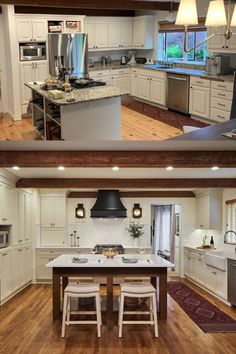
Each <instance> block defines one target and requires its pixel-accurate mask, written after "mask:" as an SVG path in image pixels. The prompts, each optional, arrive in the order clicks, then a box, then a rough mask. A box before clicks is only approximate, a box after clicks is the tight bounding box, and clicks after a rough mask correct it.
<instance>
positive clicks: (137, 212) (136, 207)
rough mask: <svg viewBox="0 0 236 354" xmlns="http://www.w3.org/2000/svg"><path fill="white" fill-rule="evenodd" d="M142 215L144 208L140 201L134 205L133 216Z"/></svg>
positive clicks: (137, 217)
mask: <svg viewBox="0 0 236 354" xmlns="http://www.w3.org/2000/svg"><path fill="white" fill-rule="evenodd" d="M141 217H142V208H141V206H140V204H139V203H137V204H134V207H133V218H135V219H139V218H141Z"/></svg>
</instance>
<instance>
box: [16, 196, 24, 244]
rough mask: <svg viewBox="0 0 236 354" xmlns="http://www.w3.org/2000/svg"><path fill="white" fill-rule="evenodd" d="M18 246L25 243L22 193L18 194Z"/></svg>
mask: <svg viewBox="0 0 236 354" xmlns="http://www.w3.org/2000/svg"><path fill="white" fill-rule="evenodd" d="M17 238H18V244H22V243H24V242H25V194H24V192H22V191H19V193H18V232H17Z"/></svg>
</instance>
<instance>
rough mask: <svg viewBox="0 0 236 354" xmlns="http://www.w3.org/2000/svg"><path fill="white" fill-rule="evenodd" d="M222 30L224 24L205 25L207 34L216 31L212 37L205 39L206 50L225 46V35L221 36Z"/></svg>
mask: <svg viewBox="0 0 236 354" xmlns="http://www.w3.org/2000/svg"><path fill="white" fill-rule="evenodd" d="M224 32H225V26H218V27H207V35H208V36H211V35H213V34H214V33H216V35H215V36H214V37H212V38H211V39H209V40H208V41H207V50H209V51H211V50H215V49H224V48H225V47H226V41H225V37H224V36H223V34H224Z"/></svg>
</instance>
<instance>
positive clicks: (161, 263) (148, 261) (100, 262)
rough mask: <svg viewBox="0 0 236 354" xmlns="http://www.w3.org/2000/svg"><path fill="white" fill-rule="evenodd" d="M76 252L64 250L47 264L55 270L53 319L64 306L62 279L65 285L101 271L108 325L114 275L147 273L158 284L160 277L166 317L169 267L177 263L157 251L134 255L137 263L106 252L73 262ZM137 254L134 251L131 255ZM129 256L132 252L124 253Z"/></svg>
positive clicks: (162, 310)
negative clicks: (158, 254) (107, 255)
mask: <svg viewBox="0 0 236 354" xmlns="http://www.w3.org/2000/svg"><path fill="white" fill-rule="evenodd" d="M73 256H76V257H78V255H68V254H63V255H61V256H59V257H57V258H55V259H54V260H53V261H51V262H49V263H48V264H47V265H46V266H47V267H50V268H52V270H53V319H54V320H58V319H59V318H60V309H61V279H62V284H63V288H65V287H66V286H67V284H68V278H69V277H83V276H84V277H88V276H92V277H93V276H97V275H102V276H106V277H107V325H108V327H110V328H111V327H112V325H113V276H137V277H138V276H145V277H150V278H151V283H152V284H153V286H154V287H155V288H156V287H157V278H159V286H158V287H159V291H158V294H159V296H158V305H159V312H160V318H161V319H166V318H167V268H169V267H173V266H174V265H173V264H172V263H170V262H168V261H166V260H165V259H163V258H161V257H159V256H156V255H154V254H143V255H135V258H137V259H138V262H137V263H129V264H127V263H123V261H122V255H117V256H115V257H114V258H113V259H107V258H106V257H105V256H103V255H90V254H89V255H88V254H84V255H82V254H80V255H79V257H81V258H87V259H88V262H87V263H73V262H72V258H73ZM131 257H132V258H134V255H133V254H132V255H131ZM125 258H129V255H125Z"/></svg>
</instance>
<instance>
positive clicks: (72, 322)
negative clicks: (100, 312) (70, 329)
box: [65, 321, 97, 326]
mask: <svg viewBox="0 0 236 354" xmlns="http://www.w3.org/2000/svg"><path fill="white" fill-rule="evenodd" d="M65 324H66V325H67V326H69V325H71V324H97V321H69V322H67V321H65Z"/></svg>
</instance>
